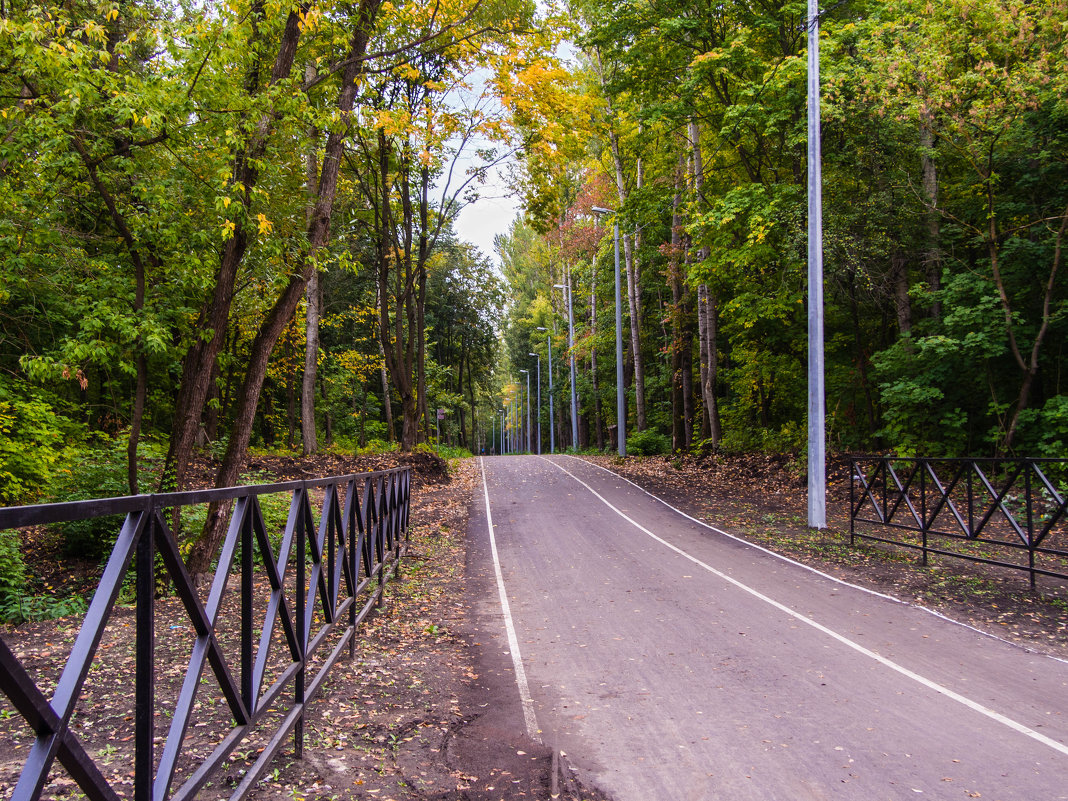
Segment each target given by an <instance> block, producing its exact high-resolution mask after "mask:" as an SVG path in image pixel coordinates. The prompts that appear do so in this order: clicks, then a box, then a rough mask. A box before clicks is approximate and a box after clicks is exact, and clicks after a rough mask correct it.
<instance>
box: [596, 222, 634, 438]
mask: <svg viewBox="0 0 1068 801" xmlns="http://www.w3.org/2000/svg"><path fill="white" fill-rule="evenodd" d="M593 213H594V214H613V215H614V214H615V211H614V210H613V209H606V208H604V207H602V206H594V207H593ZM612 229H613V234H614V237H615V246H616V269H615V278H616V441H617V443H616V444H617V445H618V448H617V451H618V453H619V455H620V456H626V455H627V397H626V395H624V394H623V302H622V296H621V291H620V286H619V220H618V219H617V220H616V221H615V223H614V225H613V226H612Z"/></svg>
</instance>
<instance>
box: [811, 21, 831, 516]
mask: <svg viewBox="0 0 1068 801" xmlns="http://www.w3.org/2000/svg"><path fill="white" fill-rule="evenodd" d="M819 15H820V11H819V3H818V1H817V0H808V19H807V20H806V22H807V23H808V24H807V26H806V27H807V28H808V524H809V526H810V527H812V528H826V527H827V476H826V453H825V450H826V432H825V430H824V429H825V423H824V416H825V414H826V408H825V406H826V402H825V401H824V397H823V176H822V174H821V161H822V156H821V153H820V16H819Z"/></svg>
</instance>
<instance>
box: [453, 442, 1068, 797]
mask: <svg viewBox="0 0 1068 801" xmlns="http://www.w3.org/2000/svg"><path fill="white" fill-rule="evenodd" d="M482 466H483V476H484V486H483V487H482V488H480V490H481V491H480V493H479V494H480V496H482V497H480V498H479V501H478V503H476V504H475V513H474V514H473V515H472V518H471V532H470V533H471V535H472V537H473V541H472V545H473V548H472V556H470V557H469V559H472V560H477V561H478V567H479V569H480V570H481V572H482V573H483V575H484V578H485V580H484V582H483V583H482V585H481V586H482V588H483V594H482V598H481V600H480V601H479V603H478V604H477V605H476V609H477V615H478V622H479V625H480V627H481V628H482V629H483V631H488V632H489V634H488V635H487V634H483V635H482V639H483V640H486V641H487V642H485V643H483V652H484V654H485V656H484V664H483V672H485V673H487V674H494V673H496V674H497V675H507V676H508V678H509V686H510V693H509V694H510V695H511V696H512V698H514V699H516V700H515V702H514V703H513V704H511V706H512V707H514V715H513V717H512V720H513V723H514V725H515V726H517V727H520V728H522V727H526V729H527V731H528V733H529V734H531V735H532V736H533V737H534V738H535V739H540V740H541V742H542V743H544V744H545V745H546V746H548V747H550V748H559V749H560V750H561V751H563V752H565V753H566V755H567V758H568V760H569V761H570V763H571V764H572V765H573V766H574V767H575V768H576V770H577V771H578V772H579V774H580V777H581V778H582V779H583V780H585V781H587V782H588V783H590V784H595V785H597V786H598V787H600V788H601V789H603V790H604V791H606V792H607V793H608V794H610V795H611V796H612V797H613V798H614V799H617V801H649V799H665V800H667V799H672V800H674V799H680V800H681V799H687V800H689V799H730V800H731V801H745V800H746V799H753V801H801V800H802V799H824V798H834V799H857V801H880V800H881V799H904V798H920V797H926V798H934V799H956V798H962V799H963V798H983V799H987V800H988V801H990V800H994V801H997V800H999V799H1000V801H1011V799H1020V800H1021V801H1054V799H1068V663H1065V662H1063V661H1060V660H1057V659H1053V658H1050V657H1046V656H1041V655H1037V654H1033V653H1029V652H1027V651H1025V650H1023V649H1022V648H1019V647H1017V646H1014V645H1011V644H1009V643H1006V642H1003V641H1000V640H998V639H995V638H993V637H990V636H987V635H984V634H981V633H979V632H976V631H974V630H972V629H970V628H968V627H966V626H962V625H959V624H956V623H952V622H950V621H948V620H946V619H944V618H941V617H939V616H937V615H935V614H933V613H931V612H928V611H925V610H922V609H919V608H916V607H913V606H909V605H907V604H903V603H900V602H897V601H894V600H892V599H889V598H886V597H883V596H880V595H878V594H875V593H871V592H868V591H865V590H862V589H859V588H856V587H853V586H850V585H847V584H844V583H842V582H839V581H837V580H835V579H833V578H831V577H829V576H826V575H823V574H821V573H818V572H816V571H813V570H810V569H808V568H806V567H803V566H801V565H797V564H795V563H793V562H790V561H789V560H786V559H783V558H780V557H777V556H775V555H772V554H770V553H768V552H765V551H763V550H761V549H759V548H756V547H754V546H751V545H748V544H745V543H742V542H740V541H738V540H736V539H733V538H731V537H730V536H728V535H726V534H724V533H722V532H717V531H715V530H714V529H710V528H709V527H707V526H703V525H701V524H698V523H697V522H696V521H693V520H691V519H689V518H687V517H686V516H685V515H682V514H681V513H679V512H677V511H675V510H673V509H671V508H670V507H668V506H667V505H666V504H664V503H662V502H660V501H658V500H657V499H655V498H653V497H652V496H651V495H648V494H647V493H645V492H644V491H642V490H640V489H638V488H637V487H635V486H634V485H633V484H630V483H629V482H627V481H625V480H624V479H622V478H620V477H618V476H616V475H614V474H612V473H609V472H608V471H605V470H602V469H601V468H599V467H597V466H595V465H592V464H589V463H587V462H583V461H581V460H579V459H574V458H571V457H567V456H552V457H538V456H512V457H493V458H488V459H484V460H482ZM490 519H492V529H491V528H490ZM491 531H492V534H491ZM502 595H503V603H502ZM487 677H488V676H487ZM485 678H486V677H484V680H485ZM513 678H514V681H512V679H513ZM498 714H499V710H498Z"/></svg>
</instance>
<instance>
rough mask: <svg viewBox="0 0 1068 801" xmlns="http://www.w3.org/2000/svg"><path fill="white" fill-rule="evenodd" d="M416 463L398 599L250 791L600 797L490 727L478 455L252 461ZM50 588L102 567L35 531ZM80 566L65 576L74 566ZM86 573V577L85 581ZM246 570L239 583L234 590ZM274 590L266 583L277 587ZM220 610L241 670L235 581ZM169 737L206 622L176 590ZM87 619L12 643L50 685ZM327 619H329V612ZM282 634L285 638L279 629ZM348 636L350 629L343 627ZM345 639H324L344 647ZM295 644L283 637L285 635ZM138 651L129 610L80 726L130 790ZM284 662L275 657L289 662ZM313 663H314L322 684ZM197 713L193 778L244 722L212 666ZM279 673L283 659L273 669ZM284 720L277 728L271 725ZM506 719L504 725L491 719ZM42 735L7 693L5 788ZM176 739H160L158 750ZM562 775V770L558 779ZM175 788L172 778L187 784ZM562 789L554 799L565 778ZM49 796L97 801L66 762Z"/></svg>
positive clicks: (537, 750) (166, 617) (533, 746)
mask: <svg viewBox="0 0 1068 801" xmlns="http://www.w3.org/2000/svg"><path fill="white" fill-rule="evenodd" d="M400 464H409V465H411V466H412V467H413V470H414V473H413V491H412V501H413V506H412V515H411V525H410V528H409V547H408V551H407V554H406V557H405V559H404V561H403V567H402V572H401V576H400V577H399V578H395V579H394V580H393V581H390V582H389V584H387V587H386V592H385V603H384V604H383V606H382V608H381V609H379V610H377V611H376V612H374V613H373V614H372V615H371V616H370V617H369V618H368V619H367V620H366V621H365V622H364V624H363V625H362V626H361V627H360V628H359V630H358V632H357V635H356V645H355V656H354V658H353V659H351V660H350V659H348V658H347V656H342V658H341V659H340V660H339V661H338V662H337V664H336V665H335V666H334V668H333V670H332V671H331V672H330V674H329V676H328V677H327V678H326V680H325V681H324V683H323V685H322V687H321V689H320V691H319V694H318V696H317V697H316V699H315V700H314V702H313V703H312V704H310V705H309V709H308V711H307V713H306V715H305V722H304V731H305V739H304V742H305V745H304V755H303V758H302V759H297V758H296V757H295V754H294V749H293V746H292V745H291V744H287V745H286V746H285V747H284V748H283V750H282V751H281V752H280V753H279V755H278V756H277V757H276V758H275V760H274V762H273V763H272V766H271V767H270V768H269V770H268V772H267V774H266V775H265V777H264V778H263V779H262V780H261V781H260V783H259V784H258V785H257V786H256V787H254V788H253V789H252V791H251V793H250V794H249V795H248V796H247V797H248V798H251V799H255V801H276V800H279V801H280V800H281V799H307V800H308V801H311V800H313V799H314V801H327V800H328V799H331V800H332V799H393V801H416V800H417V799H418V800H420V801H424V800H425V801H454V800H455V801H498V800H499V799H548V798H550V797H555V798H560V799H563V800H564V801H597V799H601V798H602V796H601V795H600V794H598V793H596V792H595V791H590V790H586V789H584V788H582V787H581V786H580V785H579V784H578V783H577V782H576V781H575V780H574V778H573V777H572V776H571V775H570V773H569V772H568V771H567V769H566V766H562V767H561V766H559V765H558V764H557V763H554V759H553V754H552V752H551V751H550V750H549V749H547V748H545V747H543V746H541V745H540V744H537V743H534V742H530V741H528V740H526V739H525V738H524V737H522V736H521V735H520V736H516V737H510V738H496V737H488V736H487V727H486V726H485V725H481V723H482V721H481V719H482V718H483V716H484V715H485V714H486V712H487V709H486V707H487V704H486V703H485V700H486V699H485V696H484V693H485V686H486V684H487V682H488V679H487V677H482V680H481V681H480V677H479V675H478V673H477V672H476V671H477V667H476V660H477V648H476V647H475V646H477V645H478V644H477V643H474V642H473V641H472V639H471V638H470V637H469V636H468V634H467V632H466V625H467V599H466V593H465V583H466V581H467V578H466V575H465V573H466V571H465V555H466V547H465V538H466V532H467V520H468V515H469V506H470V503H471V500H472V498H473V496H474V492H475V488H476V485H477V482H478V478H479V473H478V462H477V461H476V460H474V459H467V460H458V461H455V462H453V463H452V464H451V465H447V464H446V462H445V461H444V460H442V459H440V458H438V457H436V456H433V455H430V454H426V453H416V454H407V455H391V454H386V455H378V456H373V457H360V458H358V459H345V458H341V457H337V456H334V455H327V456H321V457H316V458H315V459H312V460H306V459H299V458H289V457H261V458H254V459H252V460H250V462H249V463H248V465H247V469H246V473H245V476H246V480H250V483H251V482H255V483H262V482H270V481H287V480H292V479H299V478H312V477H321V476H328V475H343V474H347V473H352V472H365V471H371V470H381V469H387V468H391V467H395V466H398V465H400ZM195 474H196V475H197V476H199V479H200V481H199V482H198V483H201V484H208V483H210V480H211V476H212V475H213V465H211V464H210V463H207V462H205V463H201V464H198V465H197V466H196V468H195ZM22 534H23V538H24V541H25V551H26V553H27V554H28V556H29V559H30V565H29V569H30V572H31V573H33V575H34V586H35V588H36V590H37V591H39V592H40V591H46V590H47V589H48V588H51V587H64V586H65V587H72V586H73V587H77V588H82V589H84V590H85V591H89V590H90V589H91V587H92V586H94V584H95V581H96V580H97V578H99V572H100V567H99V565H96V564H91V563H78V564H75V565H72V564H71V562H70V560H69V559H63V558H61V556H60V551H59V542H58V539H57V538H56V537H55V535H53V534H50V533H49V532H47V531H43V530H36V531H27V532H22ZM65 576H66V578H65ZM71 577H77V581H76V582H75V583H72V578H71ZM235 583H236V582H235V581H233V580H232V581H231V586H233V585H234V584H235ZM265 592H266V588H262V589H261V591H260V592H259V594H260V595H261V596H262V595H263V594H264V593H265ZM228 596H229V599H230V601H232V602H233V603H231V605H230V606H229V607H225V606H224V611H223V613H222V614H221V615H220V620H221V621H222V622H221V623H220V627H219V628H220V630H221V631H220V641H221V642H222V643H223V646H224V652H227V653H229V654H231V656H230V658H231V661H232V662H234V663H235V664H234V666H233V669H237V665H236V663H238V662H239V658H238V655H237V654H236V653H234V651H233V650H229V651H228V650H227V646H228V645H229V644H232V643H233V641H234V639H235V637H236V632H235V629H236V624H233V623H232V622H231V623H230V624H228V621H234V620H236V619H238V617H239V614H240V613H239V609H238V607H237V604H236V593H232V592H231V593H229V594H228ZM156 616H157V625H156V661H157V687H156V694H157V703H158V711H157V713H156V715H157V734H158V735H161V736H165V734H166V730H167V726H168V725H169V722H170V720H169V718H170V716H171V710H173V708H174V698H175V697H176V696H177V693H178V688H179V686H180V683H181V680H182V678H183V676H184V673H185V670H186V666H187V663H188V660H189V646H190V644H191V642H192V630H191V628H190V626H189V625H188V622H189V621H188V618H187V617H186V616H185V613H184V611H183V610H182V608H181V605H180V604H179V603H178V601H177V599H175V598H173V597H161V598H160V599H158V600H157V604H156ZM80 622H81V621H80V618H79V617H76V616H72V617H68V618H60V619H56V620H47V621H40V622H33V623H26V624H23V625H21V626H17V627H11V626H5V627H3V628H2V629H0V634H2V636H3V638H4V640H5V641H6V642H7V644H8V645H9V646H10V647H11V649H12V650H13V651H14V652H15V654H16V655H17V656H18V658H19V659H20V661H22V663H23V664H24V665H25V666H26V668H27V670H28V671H29V672H30V674H31V676H32V677H33V678H34V680H35V681H36V682H37V683H38V685H39V686H40V687H41V689H42V691H43V692H44V694H45V696H46V697H50V695H51V692H52V690H53V689H54V687H55V685H56V682H57V680H58V678H59V674H60V672H61V670H62V667H63V664H64V663H65V661H66V658H67V655H68V654H69V651H70V648H71V644H72V643H73V642H74V638H75V637H76V635H77V632H78V626H79V625H80ZM321 622H322V621H321V620H320V621H319V623H321ZM274 639H275V645H276V646H281V645H282V644H283V643H282V640H281V635H280V634H276V636H275V638H274ZM335 640H336V638H335ZM333 642H334V641H328V642H327V643H325V644H324V645H323V646H322V647H321V648H320V654H325V653H329V652H330V650H331V649H332V647H333ZM275 650H277V651H279V652H281V653H283V654H284V652H285V649H284V647H278V648H276V647H274V646H272V653H274V651H275ZM133 657H134V616H133V609H132V608H131V607H123V606H121V605H120V606H119V607H118V608H117V609H116V611H115V613H114V614H113V616H112V619H111V623H110V624H109V626H108V628H107V630H106V633H105V635H104V638H103V640H102V642H101V644H100V647H99V649H98V658H97V659H96V660H95V661H94V667H93V669H92V670H91V672H90V674H89V677H88V679H87V680H86V684H85V688H84V689H83V691H82V693H81V696H80V697H81V701H80V703H79V705H78V710H77V712H76V713H75V716H74V718H73V720H72V729H73V730H74V731H75V732H76V734H77V737H78V738H79V740H80V741H81V742H82V743H83V744H84V746H85V748H86V750H87V751H88V752H89V753H90V754H91V755H93V756H94V758H95V760H96V761H97V762H98V764H99V765H100V768H101V770H102V772H103V773H104V775H105V777H106V778H107V779H108V780H109V782H111V783H112V785H113V787H115V788H116V790H117V791H118V792H119V793H120V794H121V795H123V796H124V797H130V796H131V795H132V780H133V773H132V761H133V760H132V757H133V753H132V748H133V742H132V736H133V701H132V697H131V696H132V686H131V678H130V672H131V669H132V664H133ZM283 661H284V660H283V659H279V660H278V664H277V665H275V666H273V667H274V669H275V670H277V668H278V666H279V665H281V664H282V662H283ZM312 675H314V673H313V672H312V671H310V672H309V680H310V678H311V676H312ZM204 676H205V679H203V680H202V683H205V684H207V685H210V686H205V687H202V688H201V690H200V691H199V693H198V696H197V697H198V699H203V702H200V701H198V703H197V705H196V711H195V713H194V722H193V724H192V725H191V728H190V730H189V731H190V733H189V735H188V736H187V738H186V742H185V744H184V745H183V755H184V756H183V759H182V760H181V761H180V763H179V778H178V779H177V781H176V783H175V785H174V788H177V787H178V786H179V785H180V783H181V781H182V777H183V776H185V775H188V774H189V772H190V770H191V769H193V768H195V767H196V765H197V764H198V762H199V760H200V759H202V758H203V757H205V756H206V755H207V754H208V753H210V750H211V746H212V745H213V744H214V743H215V742H217V741H218V740H219V738H220V737H221V736H222V735H224V734H225V732H226V730H227V728H228V727H229V725H230V718H229V715H228V713H227V711H226V707H225V704H224V703H223V702H222V701H220V700H218V699H219V697H220V692H219V689H218V686H217V685H216V684H215V682H214V679H213V678H212V677H211V671H210V669H205V672H204ZM271 676H272V673H271V669H269V670H268V681H267V682H266V683H265V686H266V684H269V683H270V677H271ZM278 720H279V715H274V716H273V717H271V718H269V719H268V721H267V722H266V724H265V725H264V726H262V727H261V729H262V731H259V732H257V733H256V734H254V735H253V736H251V737H250V738H249V739H248V740H246V741H245V742H244V743H242V745H240V746H239V747H238V748H237V749H236V750H235V751H234V752H233V755H232V756H231V758H230V760H229V762H228V763H227V764H226V765H225V766H224V768H223V769H222V771H221V772H220V773H219V774H217V776H216V777H215V778H214V779H213V780H212V782H211V783H209V784H208V785H207V786H206V787H205V788H204V789H203V790H202V791H201V792H200V794H199V795H198V798H203V799H222V798H228V797H229V796H230V794H231V793H232V792H233V791H234V789H235V788H236V787H237V786H238V785H239V783H240V782H241V779H242V777H243V775H244V773H245V771H246V770H247V769H248V768H249V767H250V766H251V765H252V764H253V762H254V761H255V759H256V758H257V755H258V753H259V752H260V751H261V750H262V749H263V747H264V746H265V745H266V743H267V740H268V738H269V737H270V735H271V732H272V729H273V725H276V724H277V721H278ZM272 724H273V725H272ZM490 731H492V729H490ZM32 744H33V733H32V732H31V731H30V730H29V728H28V727H27V726H26V725H25V723H23V722H22V720H21V719H20V718H19V716H18V715H17V714H15V713H14V710H13V709H12V707H11V705H10V703H9V702H8V701H7V699H6V698H4V697H3V696H0V798H10V797H11V796H12V793H13V790H14V788H15V785H16V783H17V781H18V777H19V773H20V771H21V770H22V765H23V763H24V761H25V758H26V755H27V753H28V751H29V748H30V746H31V745H32ZM161 750H162V745H161V742H160V740H159V738H157V758H158V757H159V752H160V751H161ZM554 777H555V780H554ZM174 788H172V789H174ZM554 788H555V789H557V790H558V793H557V794H556V795H552V793H553V790H554ZM43 797H45V798H57V799H78V798H84V796H83V795H82V794H81V792H80V791H79V788H78V786H77V784H76V783H75V782H74V780H73V779H72V778H71V777H70V776H69V775H68V774H67V773H66V771H65V770H64V768H63V767H62V766H61V765H60V764H59V763H58V762H57V763H55V764H54V766H53V768H52V770H51V773H50V774H49V781H48V783H47V784H46V786H45V788H44V793H43Z"/></svg>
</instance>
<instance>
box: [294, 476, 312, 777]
mask: <svg viewBox="0 0 1068 801" xmlns="http://www.w3.org/2000/svg"><path fill="white" fill-rule="evenodd" d="M294 492H299V493H300V512H299V516H298V519H297V543H296V555H297V575H296V585H297V597H296V604H297V648H298V650H299V652H300V653H299V658H300V666H299V667H298V668H297V675H296V677H295V678H294V679H293V703H294V705H296V706H298V707H300V709H301V712H300V715H299V716H298V717H297V722H296V724H295V725H294V726H293V753H294V755H295V756H296V758H297V759H303V758H304V702H305V686H306V684H307V681H306V676H305V672H306V670H307V665H308V638H307V637H306V636H305V631H306V630H307V629H306V618H307V614H308V613H307V609H306V608H305V598H306V597H307V593H308V588H307V583H308V579H307V575H306V566H307V562H308V538H307V532H306V531H305V529H304V522H305V520H306V519H307V518H306V515H305V511H306V509H307V506H306V504H307V503H308V487H307V484H304V485H303V486H302V487H301V488H300V489H297V490H294Z"/></svg>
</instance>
